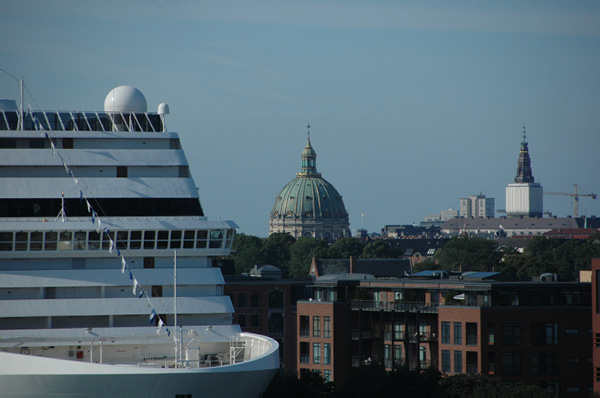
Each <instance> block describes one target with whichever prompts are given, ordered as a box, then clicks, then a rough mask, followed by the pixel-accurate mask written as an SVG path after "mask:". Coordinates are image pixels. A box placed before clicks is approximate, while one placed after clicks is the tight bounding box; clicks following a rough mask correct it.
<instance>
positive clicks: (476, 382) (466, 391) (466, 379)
mask: <svg viewBox="0 0 600 398" xmlns="http://www.w3.org/2000/svg"><path fill="white" fill-rule="evenodd" d="M440 385H441V389H442V391H443V392H444V395H443V396H444V397H448V398H462V397H482V398H484V397H530V398H550V397H552V396H553V394H551V393H550V392H548V391H546V390H542V389H541V388H540V387H538V386H533V385H518V386H510V385H506V384H504V383H503V381H502V379H500V378H497V377H490V376H487V375H481V374H472V375H467V374H457V375H450V376H447V377H444V378H442V379H441V380H440Z"/></svg>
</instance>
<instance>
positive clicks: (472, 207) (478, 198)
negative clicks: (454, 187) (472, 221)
mask: <svg viewBox="0 0 600 398" xmlns="http://www.w3.org/2000/svg"><path fill="white" fill-rule="evenodd" d="M459 216H460V217H465V218H466V217H475V218H476V217H490V218H493V217H494V198H486V197H485V195H484V194H482V193H480V194H479V195H473V196H469V197H468V198H461V199H460V210H459Z"/></svg>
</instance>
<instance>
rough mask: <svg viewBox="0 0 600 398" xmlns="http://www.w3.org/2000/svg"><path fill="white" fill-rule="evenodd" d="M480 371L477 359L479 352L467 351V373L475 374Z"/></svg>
mask: <svg viewBox="0 0 600 398" xmlns="http://www.w3.org/2000/svg"><path fill="white" fill-rule="evenodd" d="M477 372H479V363H478V361H477V352H475V351H467V373H468V374H471V375H474V374H476V373H477Z"/></svg>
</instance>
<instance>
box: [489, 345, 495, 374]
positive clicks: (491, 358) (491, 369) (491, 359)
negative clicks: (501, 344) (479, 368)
mask: <svg viewBox="0 0 600 398" xmlns="http://www.w3.org/2000/svg"><path fill="white" fill-rule="evenodd" d="M488 371H489V373H490V374H494V373H496V353H495V352H493V351H490V352H488Z"/></svg>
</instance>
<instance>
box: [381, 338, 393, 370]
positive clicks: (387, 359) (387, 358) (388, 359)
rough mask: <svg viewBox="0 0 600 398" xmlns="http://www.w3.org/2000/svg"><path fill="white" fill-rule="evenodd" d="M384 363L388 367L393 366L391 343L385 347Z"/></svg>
mask: <svg viewBox="0 0 600 398" xmlns="http://www.w3.org/2000/svg"><path fill="white" fill-rule="evenodd" d="M383 365H384V367H385V368H386V369H391V368H392V346H390V345H389V344H386V345H384V347H383Z"/></svg>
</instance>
